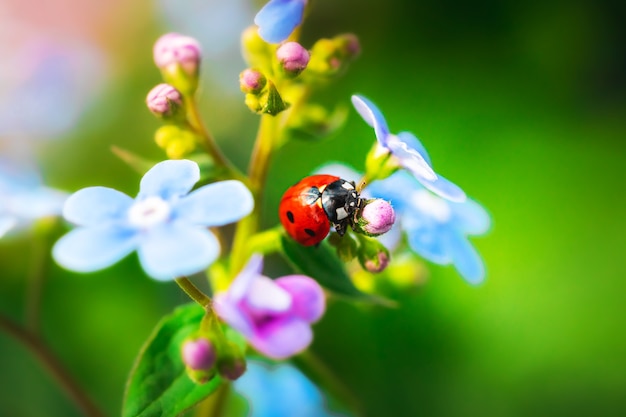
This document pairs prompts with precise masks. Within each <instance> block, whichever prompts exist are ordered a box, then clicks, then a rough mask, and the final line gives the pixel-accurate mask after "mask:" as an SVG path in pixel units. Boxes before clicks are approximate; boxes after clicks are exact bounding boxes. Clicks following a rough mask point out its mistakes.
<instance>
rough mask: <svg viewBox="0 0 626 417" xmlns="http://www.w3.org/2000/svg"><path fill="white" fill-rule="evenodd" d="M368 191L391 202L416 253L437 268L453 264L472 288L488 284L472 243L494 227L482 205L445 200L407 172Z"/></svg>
mask: <svg viewBox="0 0 626 417" xmlns="http://www.w3.org/2000/svg"><path fill="white" fill-rule="evenodd" d="M368 188H369V191H370V192H371V193H372V194H374V195H376V196H380V197H383V198H385V199H389V200H391V202H392V203H393V205H394V208H395V210H396V212H397V214H398V218H399V220H400V221H399V223H400V227H401V228H402V230H404V231H405V232H406V235H407V238H408V244H409V246H410V247H411V249H412V250H413V251H414V252H416V253H418V254H419V255H421V256H422V257H424V258H426V259H428V260H429V261H431V262H433V263H436V264H440V265H449V264H453V265H454V267H455V268H456V269H457V270H458V271H459V273H460V274H461V276H463V278H465V280H466V281H467V282H469V283H471V284H479V283H481V282H482V281H483V280H484V278H485V266H484V264H483V261H482V259H481V258H480V255H479V254H478V253H477V252H476V250H475V249H474V247H473V246H472V245H471V243H470V242H469V240H468V236H472V235H482V234H484V233H486V232H487V231H488V230H489V228H490V226H491V218H490V217H489V214H488V213H487V212H486V210H485V209H484V208H483V207H482V206H481V205H480V204H478V203H477V202H475V201H474V200H471V199H466V200H465V201H464V202H462V203H457V202H452V201H449V200H446V199H443V198H441V197H439V196H437V195H435V194H433V193H431V192H430V191H428V190H427V189H425V188H424V187H422V185H420V183H419V182H417V181H416V180H415V178H413V177H412V176H410V175H408V174H407V173H405V172H397V173H396V174H393V175H392V176H390V177H389V178H387V179H384V180H382V181H375V182H373V183H372V184H370V186H369V187H368Z"/></svg>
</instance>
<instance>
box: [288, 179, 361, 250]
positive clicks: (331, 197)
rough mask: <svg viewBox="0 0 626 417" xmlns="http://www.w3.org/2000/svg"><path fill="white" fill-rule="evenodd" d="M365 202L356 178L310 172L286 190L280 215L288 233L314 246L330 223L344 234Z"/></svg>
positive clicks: (301, 242) (323, 236)
mask: <svg viewBox="0 0 626 417" xmlns="http://www.w3.org/2000/svg"><path fill="white" fill-rule="evenodd" d="M362 204H363V200H362V199H361V198H360V196H359V193H358V192H357V189H356V186H355V184H354V182H349V181H346V180H344V179H341V178H339V177H336V176H334V175H323V174H322V175H311V176H309V177H306V178H304V179H302V180H301V181H299V182H298V183H296V184H295V185H293V186H291V187H290V188H288V189H287V191H285V194H283V197H282V199H281V200H280V206H279V208H278V216H279V218H280V222H281V223H282V224H283V227H284V228H285V230H286V231H287V233H288V234H289V236H291V237H292V238H293V239H294V240H295V241H296V242H298V243H300V244H302V245H304V246H312V245H315V244H317V243H319V242H321V241H322V240H323V239H324V238H325V237H326V236H327V235H328V232H330V226H331V224H332V226H333V227H334V228H335V230H336V231H337V233H338V234H339V236H343V235H344V234H345V233H346V229H347V227H348V225H351V224H352V222H353V221H354V214H355V213H356V211H357V210H358V209H359V208H360V207H361V205H362Z"/></svg>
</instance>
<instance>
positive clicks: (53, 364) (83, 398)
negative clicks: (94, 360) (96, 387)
mask: <svg viewBox="0 0 626 417" xmlns="http://www.w3.org/2000/svg"><path fill="white" fill-rule="evenodd" d="M0 329H2V330H4V331H5V332H6V333H7V334H9V335H10V336H11V337H13V338H14V339H15V340H16V341H18V342H19V343H21V344H22V345H24V347H26V348H27V349H28V350H29V351H30V352H31V353H32V354H33V355H34V356H35V357H36V358H37V359H38V360H39V362H40V363H41V365H42V366H43V367H44V368H45V369H46V370H47V371H48V373H49V374H50V376H52V377H53V378H54V379H55V381H56V382H57V383H58V384H59V386H60V387H61V388H62V389H63V390H64V391H65V393H66V394H67V395H68V396H69V397H70V399H71V400H72V401H73V402H74V403H75V404H76V406H77V407H78V408H79V409H80V410H81V411H82V412H83V414H85V415H86V416H89V417H104V414H103V413H102V412H101V411H100V410H99V409H98V407H96V405H95V404H94V403H93V402H92V401H91V399H90V398H89V397H88V396H87V394H86V393H85V392H84V391H83V390H82V389H81V387H80V386H79V385H78V384H77V383H76V381H74V379H72V377H71V376H70V375H69V373H68V372H67V370H66V369H65V368H64V367H63V365H62V364H61V362H60V361H59V360H58V359H57V358H56V356H54V355H53V354H52V352H51V351H50V350H49V349H48V348H47V347H46V346H45V345H44V344H43V342H42V341H41V340H40V339H39V338H38V337H37V336H36V335H34V334H33V333H31V332H29V331H27V330H25V329H22V328H21V327H19V326H17V325H16V324H15V323H13V322H11V321H10V320H8V319H7V318H6V317H2V316H0Z"/></svg>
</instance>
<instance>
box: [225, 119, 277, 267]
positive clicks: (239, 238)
mask: <svg viewBox="0 0 626 417" xmlns="http://www.w3.org/2000/svg"><path fill="white" fill-rule="evenodd" d="M279 121H280V116H272V115H269V114H264V115H262V116H261V123H260V126H259V131H258V133H257V137H256V141H255V143H254V149H253V151H252V156H251V158H250V164H249V167H248V176H249V179H250V188H251V191H252V195H253V196H254V202H255V204H254V209H253V210H252V213H250V214H249V215H248V216H247V217H245V218H243V219H242V220H241V221H240V222H239V223H238V224H237V229H236V231H235V237H234V240H233V249H232V252H231V274H235V273H237V272H239V270H240V269H241V268H242V267H243V263H244V262H245V258H246V253H245V247H246V245H247V243H248V240H249V239H250V237H251V236H252V235H253V234H254V233H256V232H257V231H258V229H259V220H260V217H261V206H262V201H263V190H264V188H265V181H266V179H267V172H268V170H269V166H270V161H271V159H272V153H273V152H274V148H275V144H276V142H277V136H278V134H279V132H278V127H279Z"/></svg>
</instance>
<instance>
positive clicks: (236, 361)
mask: <svg viewBox="0 0 626 417" xmlns="http://www.w3.org/2000/svg"><path fill="white" fill-rule="evenodd" d="M217 372H218V373H219V374H220V375H221V376H223V377H224V378H227V379H230V380H231V381H234V380H236V379H237V378H239V377H240V376H241V375H243V374H244V372H246V359H245V358H244V357H243V354H242V353H241V350H240V349H239V348H238V347H237V345H235V344H234V343H232V342H229V343H228V348H227V350H226V351H225V352H220V357H219V358H218V360H217Z"/></svg>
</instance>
